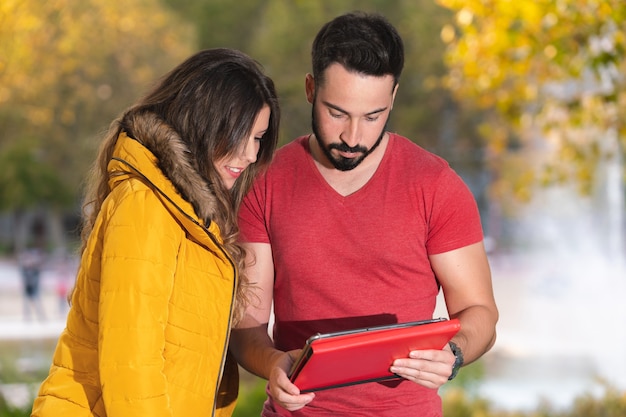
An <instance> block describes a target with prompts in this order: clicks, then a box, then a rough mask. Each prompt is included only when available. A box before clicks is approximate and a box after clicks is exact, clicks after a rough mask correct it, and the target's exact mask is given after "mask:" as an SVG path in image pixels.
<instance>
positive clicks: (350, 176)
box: [308, 133, 389, 197]
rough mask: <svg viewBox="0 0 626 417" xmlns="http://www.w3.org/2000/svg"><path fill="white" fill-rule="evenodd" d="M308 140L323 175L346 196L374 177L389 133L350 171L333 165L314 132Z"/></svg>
mask: <svg viewBox="0 0 626 417" xmlns="http://www.w3.org/2000/svg"><path fill="white" fill-rule="evenodd" d="M308 141H309V150H310V152H311V156H312V157H313V160H314V161H315V166H317V169H318V170H319V172H320V174H322V177H324V179H325V180H326V182H327V183H328V185H330V186H331V187H332V188H333V189H334V190H335V191H336V192H337V193H339V194H340V195H342V196H344V197H346V196H348V195H350V194H353V193H355V192H357V191H358V190H360V189H361V188H362V187H363V186H364V185H365V184H367V182H368V181H369V180H370V179H371V178H372V176H373V175H374V173H375V172H376V170H377V169H378V166H379V165H380V162H381V161H382V159H383V156H384V155H385V150H386V149H387V144H388V143H389V133H385V136H384V137H383V140H382V141H381V142H380V145H379V146H378V147H377V148H376V149H374V151H373V152H372V153H371V154H369V155H367V157H365V159H363V161H362V162H361V163H360V164H359V165H358V166H357V167H356V168H354V169H352V170H349V171H340V170H338V169H337V168H335V167H334V166H333V165H332V163H331V162H330V161H329V160H328V158H327V157H326V155H325V154H324V152H323V151H322V150H321V149H320V147H319V143H318V142H317V140H316V139H315V136H314V135H313V134H311V135H310V136H309V138H308Z"/></svg>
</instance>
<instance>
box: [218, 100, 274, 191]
mask: <svg viewBox="0 0 626 417" xmlns="http://www.w3.org/2000/svg"><path fill="white" fill-rule="evenodd" d="M269 122H270V108H269V106H264V107H263V108H262V109H261V111H259V113H258V114H257V116H256V119H255V121H254V125H253V126H252V130H251V131H250V132H249V133H248V138H247V139H246V140H245V141H244V142H243V143H242V146H241V148H240V149H238V150H237V151H236V152H235V153H234V154H233V156H228V157H225V158H222V159H219V160H217V161H215V169H216V170H217V172H218V173H219V175H220V177H221V178H222V182H223V183H224V187H226V189H228V190H230V189H231V188H233V186H234V185H235V181H236V180H237V178H239V176H240V175H241V174H242V173H243V171H244V170H245V169H246V168H247V167H248V165H250V164H253V163H254V162H256V157H257V154H258V153H259V149H260V148H261V140H262V139H263V135H264V134H265V132H266V131H267V128H268V126H269Z"/></svg>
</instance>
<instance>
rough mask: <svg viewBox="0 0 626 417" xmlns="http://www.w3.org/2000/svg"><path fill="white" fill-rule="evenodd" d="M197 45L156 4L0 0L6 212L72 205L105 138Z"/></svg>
mask: <svg viewBox="0 0 626 417" xmlns="http://www.w3.org/2000/svg"><path fill="white" fill-rule="evenodd" d="M194 42H195V38H194V36H193V30H192V28H191V27H190V26H189V25H186V24H184V22H182V21H180V19H175V18H174V16H172V15H170V14H168V13H166V11H165V10H164V9H163V7H162V6H161V5H160V3H159V2H158V0H141V1H135V2H130V3H128V2H123V1H121V0H113V1H108V0H85V1H81V2H75V1H70V0H58V1H53V2H41V1H38V0H5V1H2V2H1V3H0V131H2V135H1V136H0V158H2V159H3V164H2V165H1V166H0V170H1V171H2V175H1V176H0V178H2V179H3V181H5V182H4V184H3V185H2V192H1V193H0V207H3V208H5V209H6V210H9V211H13V212H14V213H15V216H16V218H18V219H19V218H22V216H20V215H19V214H20V212H23V211H25V210H29V209H35V208H37V207H40V206H42V205H45V204H46V203H50V202H55V203H57V206H58V205H61V206H64V207H70V208H69V209H73V207H75V206H76V205H77V204H76V201H77V199H78V197H79V195H80V185H81V181H82V179H83V178H84V174H85V173H86V171H87V169H88V166H89V164H90V163H91V161H92V160H93V158H94V154H95V150H96V148H97V146H98V142H99V140H98V139H99V133H100V132H101V131H102V130H103V129H105V128H106V127H107V125H108V124H109V123H110V122H111V121H112V119H113V118H115V117H116V116H117V115H118V114H119V113H120V112H121V111H122V110H123V109H124V108H125V107H127V106H128V105H129V104H130V103H131V102H132V101H133V100H134V99H135V98H136V96H138V95H139V94H140V93H143V91H144V90H145V89H146V88H147V87H148V85H149V84H150V83H152V82H153V81H154V80H155V79H156V78H157V77H159V76H161V75H162V74H163V73H164V72H166V71H167V70H169V69H170V68H171V67H173V66H174V65H175V64H177V63H178V62H179V61H181V60H182V59H184V58H186V57H187V56H188V55H189V54H190V53H191V50H192V48H193V47H194ZM16 156H17V157H16ZM27 164H30V165H32V166H29V167H26V166H25V165H27ZM68 194H69V198H68ZM57 197H63V198H57Z"/></svg>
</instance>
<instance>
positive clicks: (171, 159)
mask: <svg viewBox="0 0 626 417" xmlns="http://www.w3.org/2000/svg"><path fill="white" fill-rule="evenodd" d="M124 125H125V126H124V129H125V130H127V132H126V133H127V134H128V136H129V137H131V138H132V139H135V140H136V141H138V142H139V143H140V144H142V145H143V146H144V147H145V148H146V149H147V150H149V151H150V153H152V154H153V155H154V157H156V160H155V161H154V163H155V164H156V166H157V167H158V168H159V170H160V171H161V173H162V174H163V175H164V176H165V177H166V178H167V179H168V180H169V181H170V182H171V183H172V184H173V185H174V187H175V189H176V191H177V192H178V194H180V196H181V197H182V198H183V199H184V200H185V201H187V202H189V203H190V204H191V205H192V206H193V208H194V210H195V212H196V215H197V216H198V217H199V218H200V219H202V220H203V221H204V222H205V224H206V225H208V224H209V222H210V220H211V219H213V218H214V217H215V213H216V212H217V210H218V205H217V197H216V196H215V192H214V190H213V187H212V185H211V184H210V183H208V182H207V181H206V180H205V179H204V177H203V176H202V175H200V173H199V172H198V171H197V168H196V165H195V164H194V162H193V157H192V153H191V151H190V149H189V148H188V146H187V145H186V144H185V142H184V141H183V140H182V138H181V137H180V135H179V134H178V133H177V132H176V131H175V130H174V129H173V128H172V127H171V126H170V125H168V124H167V123H165V122H164V121H163V120H162V119H160V118H159V117H158V116H157V115H156V114H154V113H149V112H144V113H141V114H133V115H129V116H127V117H126V118H125V119H124ZM127 162H129V163H130V164H131V165H132V162H130V161H127ZM141 174H142V175H144V176H146V177H147V178H148V179H149V180H151V181H152V178H150V175H149V174H148V173H146V172H143V171H141ZM154 185H156V186H158V184H154Z"/></svg>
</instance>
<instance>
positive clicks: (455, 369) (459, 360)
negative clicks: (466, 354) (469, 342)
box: [448, 342, 463, 381]
mask: <svg viewBox="0 0 626 417" xmlns="http://www.w3.org/2000/svg"><path fill="white" fill-rule="evenodd" d="M448 345H450V349H452V353H454V358H455V359H454V365H453V366H452V374H451V375H450V377H449V378H448V381H451V380H453V379H454V377H455V376H456V375H457V374H458V373H459V369H461V366H463V352H461V348H460V347H458V346H457V345H456V343H454V342H449V343H448Z"/></svg>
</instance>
